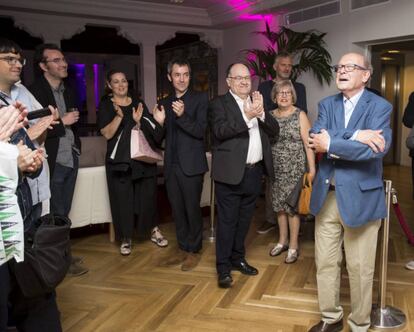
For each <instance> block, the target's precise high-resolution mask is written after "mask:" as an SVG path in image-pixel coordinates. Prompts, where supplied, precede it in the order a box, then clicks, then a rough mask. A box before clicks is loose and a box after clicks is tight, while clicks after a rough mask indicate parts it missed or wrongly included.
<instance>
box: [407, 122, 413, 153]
mask: <svg viewBox="0 0 414 332" xmlns="http://www.w3.org/2000/svg"><path fill="white" fill-rule="evenodd" d="M405 145H406V146H407V148H408V149H410V150H412V149H414V126H413V127H412V128H411V130H410V133H409V134H408V136H407V139H406V140H405Z"/></svg>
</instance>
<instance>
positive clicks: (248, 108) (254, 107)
mask: <svg viewBox="0 0 414 332" xmlns="http://www.w3.org/2000/svg"><path fill="white" fill-rule="evenodd" d="M243 110H244V114H245V115H246V117H247V118H248V119H249V120H251V119H253V118H262V117H263V114H264V108H263V96H262V95H261V94H260V92H259V91H254V92H253V93H252V99H251V100H250V98H247V99H246V101H245V102H244V105H243Z"/></svg>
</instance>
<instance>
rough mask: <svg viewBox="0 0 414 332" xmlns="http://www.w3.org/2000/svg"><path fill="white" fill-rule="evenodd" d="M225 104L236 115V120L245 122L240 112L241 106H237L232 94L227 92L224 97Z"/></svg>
mask: <svg viewBox="0 0 414 332" xmlns="http://www.w3.org/2000/svg"><path fill="white" fill-rule="evenodd" d="M224 97H225V98H224V104H225V107H226V108H227V109H229V110H230V112H231V113H233V114H234V116H235V118H237V119H238V120H239V121H242V122H243V123H244V122H245V121H244V119H243V115H242V113H241V111H240V108H239V105H238V104H237V101H236V99H234V97H233V96H232V95H231V93H230V92H227V93H226V94H225V96H224Z"/></svg>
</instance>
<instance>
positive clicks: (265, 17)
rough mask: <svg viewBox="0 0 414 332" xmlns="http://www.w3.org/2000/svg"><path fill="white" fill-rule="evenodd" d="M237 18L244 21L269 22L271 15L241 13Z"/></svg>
mask: <svg viewBox="0 0 414 332" xmlns="http://www.w3.org/2000/svg"><path fill="white" fill-rule="evenodd" d="M239 19H241V20H245V21H262V20H264V21H266V22H267V23H270V22H271V21H272V15H260V14H242V15H240V16H239Z"/></svg>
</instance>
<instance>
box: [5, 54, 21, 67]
mask: <svg viewBox="0 0 414 332" xmlns="http://www.w3.org/2000/svg"><path fill="white" fill-rule="evenodd" d="M0 60H3V61H6V62H7V63H8V65H9V66H15V65H17V63H20V64H21V65H22V66H24V65H25V64H26V59H25V58H15V57H12V56H5V57H2V58H0Z"/></svg>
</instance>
